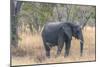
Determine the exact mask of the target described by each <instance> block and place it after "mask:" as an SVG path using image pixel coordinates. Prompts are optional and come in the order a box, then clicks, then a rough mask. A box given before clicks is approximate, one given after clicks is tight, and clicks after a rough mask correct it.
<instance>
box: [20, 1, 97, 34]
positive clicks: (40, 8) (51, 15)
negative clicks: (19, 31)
mask: <svg viewBox="0 0 100 67" xmlns="http://www.w3.org/2000/svg"><path fill="white" fill-rule="evenodd" d="M55 8H57V9H55ZM95 14H96V13H95V6H82V5H65V4H59V5H56V4H51V3H34V2H27V1H26V2H23V5H22V6H21V11H20V13H19V15H18V20H19V22H18V24H19V26H22V25H23V24H25V26H27V25H28V26H29V27H28V28H29V29H30V30H31V32H35V31H36V32H40V31H41V29H42V27H43V25H44V24H45V23H46V22H47V21H55V20H56V21H57V20H58V21H59V19H60V20H61V21H62V19H64V18H66V21H69V22H72V23H73V22H79V24H80V23H85V22H88V21H90V20H91V21H92V20H93V22H94V23H93V22H89V23H91V24H93V25H94V24H95V21H94V20H95V17H96V15H95ZM56 17H60V18H58V19H57V18H56ZM91 18H92V19H91ZM62 22H63V21H62Z"/></svg>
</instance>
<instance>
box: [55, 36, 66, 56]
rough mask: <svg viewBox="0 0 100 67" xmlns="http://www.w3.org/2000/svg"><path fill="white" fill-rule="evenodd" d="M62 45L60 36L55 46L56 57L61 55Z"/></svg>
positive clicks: (62, 41) (62, 39)
mask: <svg viewBox="0 0 100 67" xmlns="http://www.w3.org/2000/svg"><path fill="white" fill-rule="evenodd" d="M63 45H64V38H63V37H62V36H60V37H59V38H58V46H57V56H59V55H60V54H61V51H62V48H63ZM57 56H56V57H57Z"/></svg>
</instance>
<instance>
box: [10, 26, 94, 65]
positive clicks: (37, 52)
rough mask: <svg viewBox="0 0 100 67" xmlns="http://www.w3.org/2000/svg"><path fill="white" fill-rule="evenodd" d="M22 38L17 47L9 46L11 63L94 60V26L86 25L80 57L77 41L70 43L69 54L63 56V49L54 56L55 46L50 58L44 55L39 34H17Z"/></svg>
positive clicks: (26, 63)
mask: <svg viewBox="0 0 100 67" xmlns="http://www.w3.org/2000/svg"><path fill="white" fill-rule="evenodd" d="M19 35H20V37H21V38H22V40H20V41H19V47H18V48H13V47H12V48H11V54H12V59H11V60H12V65H28V64H45V63H60V62H77V61H94V60H95V28H91V27H86V28H85V29H84V30H83V35H84V41H85V42H84V54H83V56H82V57H80V50H79V49H80V48H79V47H80V45H79V41H78V40H76V39H74V38H73V40H72V43H71V49H70V55H69V56H68V57H66V58H64V49H63V50H62V53H61V55H60V56H59V57H57V58H55V55H56V47H53V48H52V49H51V58H50V59H48V58H46V56H45V50H44V47H43V42H42V38H41V35H40V34H34V35H31V34H19Z"/></svg>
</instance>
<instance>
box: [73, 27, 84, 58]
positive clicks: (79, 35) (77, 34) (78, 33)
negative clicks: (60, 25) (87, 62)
mask: <svg viewBox="0 0 100 67" xmlns="http://www.w3.org/2000/svg"><path fill="white" fill-rule="evenodd" d="M72 36H73V37H75V38H76V39H79V40H80V53H81V54H80V55H81V56H82V53H83V43H84V40H83V34H82V28H81V27H80V26H79V25H75V26H73V27H72Z"/></svg>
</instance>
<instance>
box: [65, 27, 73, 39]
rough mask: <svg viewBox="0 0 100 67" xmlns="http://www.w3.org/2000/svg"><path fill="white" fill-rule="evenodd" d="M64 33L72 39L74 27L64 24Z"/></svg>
mask: <svg viewBox="0 0 100 67" xmlns="http://www.w3.org/2000/svg"><path fill="white" fill-rule="evenodd" d="M63 30H64V33H65V34H66V35H67V37H68V38H69V39H72V29H71V28H70V27H69V26H66V27H65V26H63Z"/></svg>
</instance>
